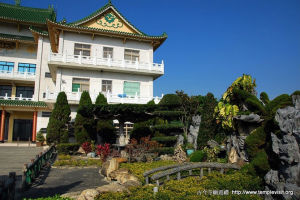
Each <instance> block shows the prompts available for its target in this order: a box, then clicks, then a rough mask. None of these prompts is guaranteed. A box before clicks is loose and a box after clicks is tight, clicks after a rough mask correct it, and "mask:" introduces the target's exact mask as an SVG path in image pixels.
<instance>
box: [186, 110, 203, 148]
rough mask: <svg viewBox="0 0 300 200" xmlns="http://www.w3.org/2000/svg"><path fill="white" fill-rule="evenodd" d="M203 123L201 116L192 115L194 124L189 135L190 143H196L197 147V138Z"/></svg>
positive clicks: (195, 146)
mask: <svg viewBox="0 0 300 200" xmlns="http://www.w3.org/2000/svg"><path fill="white" fill-rule="evenodd" d="M200 124H201V116H200V115H196V116H193V117H192V124H191V126H190V130H189V133H188V136H187V140H188V143H191V144H193V145H194V148H195V149H197V138H198V133H199V128H200Z"/></svg>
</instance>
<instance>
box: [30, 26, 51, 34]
mask: <svg viewBox="0 0 300 200" xmlns="http://www.w3.org/2000/svg"><path fill="white" fill-rule="evenodd" d="M29 30H31V31H32V32H35V33H37V34H39V35H43V36H48V35H49V33H48V31H45V30H42V29H40V28H38V27H35V26H30V27H29Z"/></svg>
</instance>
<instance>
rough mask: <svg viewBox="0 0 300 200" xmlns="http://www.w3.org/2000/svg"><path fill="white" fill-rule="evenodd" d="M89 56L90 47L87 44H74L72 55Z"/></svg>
mask: <svg viewBox="0 0 300 200" xmlns="http://www.w3.org/2000/svg"><path fill="white" fill-rule="evenodd" d="M80 52H81V55H83V56H90V55H91V45H89V44H79V43H75V46H74V55H80Z"/></svg>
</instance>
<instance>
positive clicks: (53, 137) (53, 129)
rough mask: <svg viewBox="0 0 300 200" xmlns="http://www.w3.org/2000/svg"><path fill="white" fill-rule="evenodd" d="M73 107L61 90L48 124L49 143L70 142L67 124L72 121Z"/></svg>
mask: <svg viewBox="0 0 300 200" xmlns="http://www.w3.org/2000/svg"><path fill="white" fill-rule="evenodd" d="M70 114H71V109H70V106H69V104H68V100H67V95H66V93H65V92H60V93H59V94H58V96H57V99H56V103H55V104H54V109H53V111H52V113H51V116H50V119H49V123H48V126H47V143H48V144H51V143H55V144H58V143H65V142H68V139H69V136H68V129H67V124H68V123H69V121H70Z"/></svg>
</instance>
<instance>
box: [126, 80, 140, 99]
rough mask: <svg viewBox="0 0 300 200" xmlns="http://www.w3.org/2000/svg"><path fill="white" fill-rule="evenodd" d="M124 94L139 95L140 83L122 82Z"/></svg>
mask: <svg viewBox="0 0 300 200" xmlns="http://www.w3.org/2000/svg"><path fill="white" fill-rule="evenodd" d="M123 92H124V94H126V95H127V96H132V97H133V96H135V95H138V96H139V95H140V83H139V82H128V81H125V82H124V90H123Z"/></svg>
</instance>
